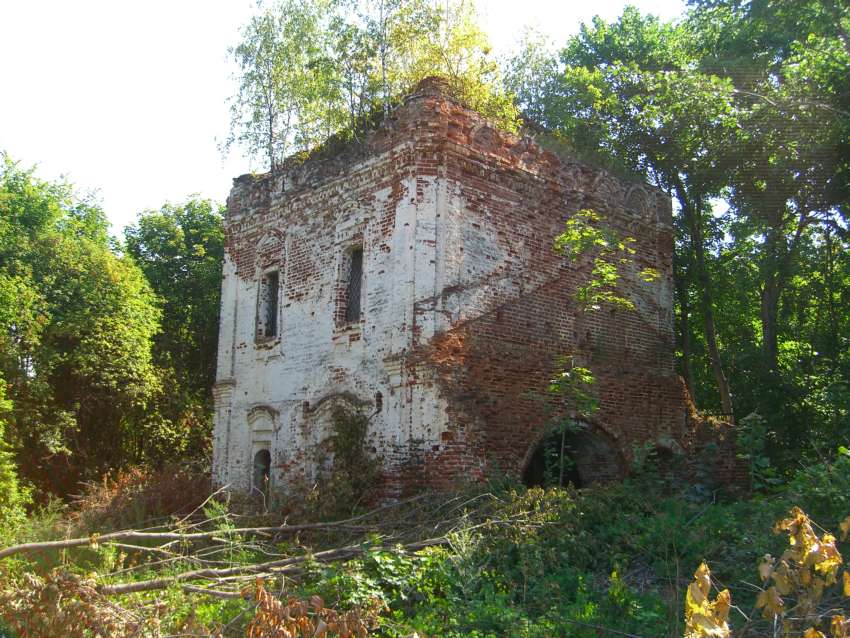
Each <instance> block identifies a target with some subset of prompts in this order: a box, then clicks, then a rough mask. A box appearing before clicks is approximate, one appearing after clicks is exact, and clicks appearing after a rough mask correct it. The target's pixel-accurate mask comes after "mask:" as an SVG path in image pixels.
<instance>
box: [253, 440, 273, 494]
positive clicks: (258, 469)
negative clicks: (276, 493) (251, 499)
mask: <svg viewBox="0 0 850 638" xmlns="http://www.w3.org/2000/svg"><path fill="white" fill-rule="evenodd" d="M271 469H272V455H271V453H270V452H269V451H268V450H260V451H258V452H257V453H256V454H255V455H254V481H253V484H252V487H253V488H254V489H255V490H257V491H258V492H262V493H263V494H268V490H269V476H270V475H271Z"/></svg>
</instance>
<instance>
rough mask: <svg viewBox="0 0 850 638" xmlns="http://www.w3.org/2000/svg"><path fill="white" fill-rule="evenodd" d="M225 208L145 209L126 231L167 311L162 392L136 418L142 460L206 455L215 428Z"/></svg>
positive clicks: (195, 202) (157, 341)
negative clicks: (213, 393)
mask: <svg viewBox="0 0 850 638" xmlns="http://www.w3.org/2000/svg"><path fill="white" fill-rule="evenodd" d="M222 216H223V210H222V208H221V207H220V206H217V205H215V204H213V202H211V201H209V200H200V199H189V200H187V201H186V202H184V203H182V204H179V205H174V204H165V205H164V206H162V208H160V209H159V210H158V211H146V212H144V213H142V214H141V215H140V216H139V219H138V221H137V223H136V225H135V226H130V227H128V228H126V229H125V231H124V236H125V239H126V249H127V252H128V253H129V254H130V255H131V256H132V257H133V259H134V260H135V262H136V263H137V264H138V266H139V267H140V268H141V270H142V272H143V273H144V275H145V277H146V278H147V280H148V282H149V283H150V286H151V288H152V289H153V291H154V293H155V294H156V295H157V297H158V301H159V304H160V307H161V308H162V321H161V323H162V329H161V331H160V332H159V334H157V335H156V336H155V338H154V343H153V360H154V363H155V364H156V366H157V368H158V374H159V377H160V379H161V381H162V383H161V388H162V390H161V391H160V392H159V393H158V394H157V395H156V397H155V399H154V400H153V401H151V402H150V404H149V405H148V406H147V408H146V409H145V410H144V411H143V412H142V413H141V414H139V415H138V417H137V418H138V422H137V432H138V433H139V446H138V450H139V451H138V455H137V457H136V458H137V459H138V460H144V461H148V462H153V463H161V462H162V461H164V460H170V459H175V458H179V457H181V456H187V457H195V458H197V456H199V455H201V454H203V453H204V452H205V450H206V448H207V447H208V445H209V436H210V431H211V428H212V394H211V389H212V385H213V383H214V381H215V359H216V351H217V344H218V317H219V305H220V297H221V268H222V259H223V257H224V232H223V228H222Z"/></svg>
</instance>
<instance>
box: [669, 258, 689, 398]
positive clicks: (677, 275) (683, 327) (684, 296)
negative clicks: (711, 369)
mask: <svg viewBox="0 0 850 638" xmlns="http://www.w3.org/2000/svg"><path fill="white" fill-rule="evenodd" d="M675 261H678V260H675V258H674V266H673V281H674V283H675V286H676V296H677V297H678V298H679V338H680V339H681V344H682V379H684V381H685V387H686V388H687V389H688V394H690V395H691V398H693V397H694V377H693V374H692V373H691V330H690V313H691V309H690V304H689V303H688V290H687V287H686V286H685V281H684V275H683V274H682V270H681V268H680V267H679V266H678V265H676V264H675Z"/></svg>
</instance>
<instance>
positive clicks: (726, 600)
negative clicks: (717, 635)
mask: <svg viewBox="0 0 850 638" xmlns="http://www.w3.org/2000/svg"><path fill="white" fill-rule="evenodd" d="M731 607H732V594H730V593H729V590H728V589H724V590H723V591H722V592H720V593H719V594H717V598H715V600H714V603H713V604H712V609H713V610H714V616H715V618H717V619H718V620H722V621H724V622H725V621H726V620H727V619H728V618H729V610H730V609H731Z"/></svg>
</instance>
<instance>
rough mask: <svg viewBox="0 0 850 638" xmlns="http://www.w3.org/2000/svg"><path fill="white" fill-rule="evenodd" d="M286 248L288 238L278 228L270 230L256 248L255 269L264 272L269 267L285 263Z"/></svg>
mask: <svg viewBox="0 0 850 638" xmlns="http://www.w3.org/2000/svg"><path fill="white" fill-rule="evenodd" d="M285 246H286V238H285V236H284V234H283V232H281V231H280V230H278V229H277V228H272V229H269V230H268V231H267V232H266V234H265V235H263V236H262V238H261V239H260V241H258V242H257V245H256V247H255V248H254V267H255V269H256V270H258V271H259V270H262V269H263V268H266V267H268V266H273V265H278V264H281V263H282V262H283V252H284V250H285Z"/></svg>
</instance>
